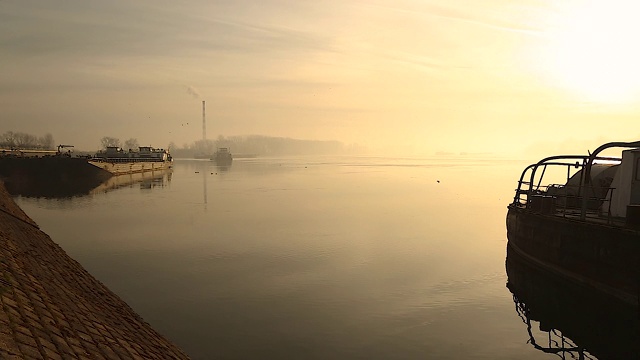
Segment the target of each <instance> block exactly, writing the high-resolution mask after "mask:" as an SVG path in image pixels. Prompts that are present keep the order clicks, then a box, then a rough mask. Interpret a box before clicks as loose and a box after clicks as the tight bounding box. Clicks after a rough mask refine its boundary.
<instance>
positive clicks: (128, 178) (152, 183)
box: [89, 169, 173, 194]
mask: <svg viewBox="0 0 640 360" xmlns="http://www.w3.org/2000/svg"><path fill="white" fill-rule="evenodd" d="M172 175H173V170H172V169H166V170H160V171H147V172H143V173H135V174H126V175H118V176H113V177H111V178H109V179H108V180H107V181H105V182H103V183H102V184H100V185H98V186H97V187H95V188H93V189H92V190H91V191H89V194H99V193H106V192H109V191H113V190H116V189H120V188H123V187H129V186H132V185H135V184H139V185H140V189H141V190H150V189H153V188H155V187H164V186H166V185H168V184H169V183H171V176H172Z"/></svg>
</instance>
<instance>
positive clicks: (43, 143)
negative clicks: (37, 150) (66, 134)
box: [38, 133, 55, 150]
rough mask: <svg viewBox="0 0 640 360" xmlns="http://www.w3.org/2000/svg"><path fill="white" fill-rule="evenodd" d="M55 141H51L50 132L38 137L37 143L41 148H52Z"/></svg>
mask: <svg viewBox="0 0 640 360" xmlns="http://www.w3.org/2000/svg"><path fill="white" fill-rule="evenodd" d="M54 144H55V142H54V141H53V135H51V134H50V133H47V134H45V135H44V136H43V137H41V138H40V139H38V145H39V146H40V147H41V148H42V149H47V150H52V149H53V148H54V146H55V145H54Z"/></svg>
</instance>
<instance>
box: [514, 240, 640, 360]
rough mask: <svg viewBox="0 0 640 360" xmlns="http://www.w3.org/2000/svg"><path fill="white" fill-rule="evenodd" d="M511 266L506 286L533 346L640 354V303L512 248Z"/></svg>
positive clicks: (582, 354)
mask: <svg viewBox="0 0 640 360" xmlns="http://www.w3.org/2000/svg"><path fill="white" fill-rule="evenodd" d="M506 270H507V276H508V282H507V287H508V288H509V290H510V291H511V293H512V294H513V301H514V303H515V307H516V312H517V313H518V315H519V316H520V318H521V319H522V321H523V322H524V323H525V324H526V331H527V332H528V335H529V343H531V345H532V346H533V347H534V348H536V349H538V350H540V351H543V352H545V353H550V354H555V355H557V356H559V357H560V358H562V359H565V358H575V359H601V360H602V359H638V358H640V343H639V342H638V339H640V330H639V320H638V319H639V316H640V313H639V312H638V308H637V307H632V306H628V305H626V304H622V303H618V302H617V301H615V300H614V299H611V298H606V297H604V295H601V294H599V293H596V292H594V291H592V290H588V289H586V288H583V287H580V286H578V285H575V284H573V283H570V282H567V281H564V280H563V279H558V278H555V277H553V276H551V275H549V274H547V273H545V272H542V271H540V270H538V269H537V268H534V267H532V266H530V265H529V264H528V263H526V262H525V261H524V260H523V259H522V258H521V257H520V256H518V254H516V253H515V252H513V251H509V249H507V259H506ZM534 322H537V323H538V329H535V326H534Z"/></svg>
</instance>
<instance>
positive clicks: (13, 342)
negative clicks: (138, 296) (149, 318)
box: [0, 182, 188, 359]
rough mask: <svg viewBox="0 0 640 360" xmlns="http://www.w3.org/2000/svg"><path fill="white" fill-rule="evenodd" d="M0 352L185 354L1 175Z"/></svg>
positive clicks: (2, 355)
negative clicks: (57, 237)
mask: <svg viewBox="0 0 640 360" xmlns="http://www.w3.org/2000/svg"><path fill="white" fill-rule="evenodd" d="M0 301H1V303H0V359H188V356H187V355H186V354H185V353H184V352H183V351H182V350H180V349H179V348H178V347H177V346H176V345H174V344H172V343H171V342H170V341H168V340H167V339H166V338H164V337H163V336H162V335H160V334H159V333H157V332H156V331H155V330H153V329H152V328H151V326H150V325H149V324H147V323H146V322H144V320H143V319H142V318H141V317H140V316H139V315H138V314H136V313H135V312H134V311H133V310H132V309H131V308H130V307H129V306H128V305H127V304H126V303H125V302H124V301H123V300H122V299H120V298H119V297H118V296H117V295H116V294H114V293H113V292H111V290H109V289H108V288H107V287H106V286H105V285H103V284H102V283H100V282H99V281H98V280H96V279H95V278H94V277H93V276H91V274H89V273H88V272H87V271H86V270H85V269H84V268H83V267H82V266H81V265H80V264H79V263H78V262H76V261H75V260H73V259H71V258H70V257H69V256H68V255H67V254H66V253H65V252H64V250H62V249H61V248H60V246H58V245H57V244H56V243H54V242H53V241H52V240H51V238H50V237H49V236H48V235H47V234H45V233H44V232H42V231H41V230H40V229H39V228H38V225H37V224H36V223H35V222H34V221H33V220H31V219H30V218H29V217H28V216H27V215H26V214H25V213H24V212H23V211H22V210H21V209H20V208H19V207H18V206H17V205H16V204H15V202H13V200H12V199H11V197H10V196H9V194H8V193H7V191H6V189H5V188H4V186H3V185H2V183H1V182H0Z"/></svg>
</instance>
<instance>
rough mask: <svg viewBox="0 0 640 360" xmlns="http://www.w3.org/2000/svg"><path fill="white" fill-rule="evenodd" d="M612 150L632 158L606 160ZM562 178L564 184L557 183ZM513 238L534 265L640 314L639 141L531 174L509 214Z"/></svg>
mask: <svg viewBox="0 0 640 360" xmlns="http://www.w3.org/2000/svg"><path fill="white" fill-rule="evenodd" d="M614 148H618V149H619V148H623V149H626V150H623V151H622V156H621V157H609V156H601V155H600V154H601V153H603V151H605V150H608V151H610V149H614ZM552 169H556V170H557V169H559V170H560V172H553V171H552ZM559 174H562V175H560V176H559V177H558V178H560V177H561V178H563V179H564V181H563V182H561V183H554V181H556V180H557V179H558V178H553V176H554V175H555V176H558V175H559ZM507 237H508V247H509V248H510V249H511V250H513V252H515V253H517V254H518V255H520V256H521V257H522V258H523V259H526V260H527V261H528V262H529V263H531V264H532V265H534V266H537V267H539V268H540V269H543V270H545V271H547V272H549V273H551V274H553V275H554V276H558V277H561V278H565V279H568V280H571V281H573V282H575V283H577V284H580V285H582V286H585V287H587V288H590V289H593V290H597V291H598V292H600V293H603V294H606V295H607V296H610V297H612V298H615V299H617V300H618V301H621V302H623V303H625V304H628V305H632V306H635V307H638V304H639V302H640V296H639V293H640V141H636V142H613V143H607V144H604V145H602V146H600V147H599V148H597V149H596V150H595V151H594V152H593V153H591V154H587V155H558V156H551V157H547V158H545V159H542V160H540V161H539V162H537V163H535V164H531V165H529V166H528V167H526V168H525V170H524V171H523V172H522V175H521V176H520V180H519V182H518V187H517V190H516V194H515V197H514V199H513V202H512V203H511V204H510V205H509V206H508V212H507Z"/></svg>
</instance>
